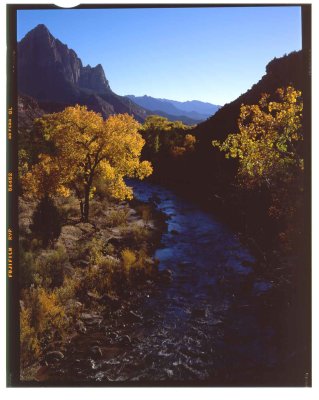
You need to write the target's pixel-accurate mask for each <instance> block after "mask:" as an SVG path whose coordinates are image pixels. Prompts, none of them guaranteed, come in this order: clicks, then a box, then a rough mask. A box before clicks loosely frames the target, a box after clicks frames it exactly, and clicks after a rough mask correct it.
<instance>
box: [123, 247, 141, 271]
mask: <svg viewBox="0 0 319 400" xmlns="http://www.w3.org/2000/svg"><path fill="white" fill-rule="evenodd" d="M121 257H122V261H123V266H124V269H125V271H126V272H128V271H129V270H130V269H131V267H132V266H133V265H134V264H135V262H136V260H137V258H136V255H135V253H134V251H132V250H130V249H124V250H122V251H121Z"/></svg>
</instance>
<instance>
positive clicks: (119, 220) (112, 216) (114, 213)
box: [105, 208, 128, 228]
mask: <svg viewBox="0 0 319 400" xmlns="http://www.w3.org/2000/svg"><path fill="white" fill-rule="evenodd" d="M127 217H128V210H127V208H120V209H115V210H111V211H109V212H108V214H107V216H106V217H105V225H106V226H109V227H111V228H112V227H115V226H120V225H125V224H126V223H127Z"/></svg>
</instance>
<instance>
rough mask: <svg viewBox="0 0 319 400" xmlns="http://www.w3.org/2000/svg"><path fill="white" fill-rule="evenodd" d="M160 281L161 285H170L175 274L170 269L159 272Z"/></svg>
mask: <svg viewBox="0 0 319 400" xmlns="http://www.w3.org/2000/svg"><path fill="white" fill-rule="evenodd" d="M158 280H159V282H160V283H165V284H169V283H171V282H172V280H173V273H172V271H171V270H170V269H164V270H163V271H160V272H159V275H158Z"/></svg>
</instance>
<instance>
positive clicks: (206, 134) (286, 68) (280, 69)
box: [195, 51, 304, 150]
mask: <svg viewBox="0 0 319 400" xmlns="http://www.w3.org/2000/svg"><path fill="white" fill-rule="evenodd" d="M303 79H304V58H303V53H302V51H298V52H292V53H290V54H288V55H285V56H283V57H281V58H275V59H273V60H272V61H270V62H269V63H268V65H267V66H266V74H265V75H264V76H263V77H262V78H261V79H260V81H259V82H258V83H256V84H254V85H253V86H252V87H251V89H249V90H247V92H246V93H244V94H242V95H241V96H239V97H238V98H237V99H236V100H234V101H232V102H231V103H228V104H225V105H224V106H223V107H222V108H220V109H219V110H218V111H217V112H216V113H215V114H214V115H213V116H211V117H210V118H209V119H207V120H206V121H204V122H203V123H201V124H199V125H198V126H197V127H196V128H195V133H196V134H197V137H198V138H199V141H200V144H201V147H202V149H207V146H208V145H209V149H210V150H212V146H211V141H212V140H214V139H218V140H224V139H225V138H226V137H227V135H228V134H229V133H235V132H236V131H237V120H238V118H239V113H240V106H241V105H242V104H257V103H258V101H259V100H260V96H261V94H262V93H268V94H270V95H273V94H274V93H275V91H276V90H277V89H278V88H280V87H286V86H288V85H292V86H294V87H295V88H296V89H298V90H301V89H302V85H303Z"/></svg>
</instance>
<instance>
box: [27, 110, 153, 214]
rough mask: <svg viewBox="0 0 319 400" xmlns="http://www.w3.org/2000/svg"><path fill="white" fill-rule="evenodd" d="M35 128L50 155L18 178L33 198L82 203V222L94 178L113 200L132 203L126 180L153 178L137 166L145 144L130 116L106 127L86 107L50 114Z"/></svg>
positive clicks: (140, 164)
mask: <svg viewBox="0 0 319 400" xmlns="http://www.w3.org/2000/svg"><path fill="white" fill-rule="evenodd" d="M36 123H37V124H38V125H39V126H40V128H41V129H42V132H43V134H44V137H45V138H46V140H48V141H50V142H51V143H52V144H53V148H54V150H53V152H52V154H40V155H39V162H38V163H37V164H35V165H34V166H33V167H32V168H31V169H30V171H28V172H27V173H26V174H25V175H24V176H23V177H22V183H23V186H24V188H25V189H26V191H27V192H28V193H30V194H31V195H37V196H40V197H41V196H45V195H48V194H49V195H56V194H58V195H62V196H69V195H70V193H71V191H73V192H74V193H75V194H76V195H77V197H78V198H79V200H80V207H81V215H82V219H83V220H84V221H88V218H89V203H90V198H91V197H92V195H93V193H94V189H95V188H94V181H95V180H96V179H97V178H100V179H103V180H104V181H105V182H106V188H107V191H108V193H109V194H110V195H111V196H113V197H114V198H117V199H121V200H124V199H125V198H132V194H133V193H132V189H131V188H130V187H128V186H126V184H125V182H124V178H125V177H136V178H139V179H143V178H144V177H147V176H149V175H150V174H151V173H152V166H151V164H150V163H149V162H148V161H143V162H142V161H140V155H141V150H142V148H143V146H144V143H145V141H144V139H143V138H142V136H141V135H140V134H139V133H138V129H139V128H140V125H139V123H138V122H137V121H136V120H134V118H133V117H131V116H130V115H128V114H118V115H113V116H110V117H109V118H108V119H107V120H106V121H104V120H103V118H102V117H101V115H100V114H96V113H95V112H93V111H88V110H87V108H86V107H82V106H79V105H77V106H75V107H67V108H66V109H65V110H64V111H62V112H59V113H54V114H48V115H45V116H43V117H42V118H40V119H38V120H37V121H36Z"/></svg>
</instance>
